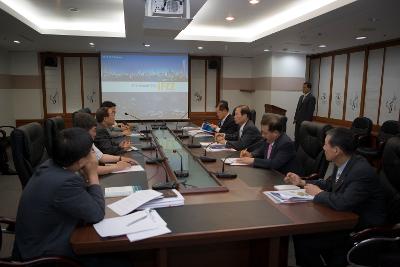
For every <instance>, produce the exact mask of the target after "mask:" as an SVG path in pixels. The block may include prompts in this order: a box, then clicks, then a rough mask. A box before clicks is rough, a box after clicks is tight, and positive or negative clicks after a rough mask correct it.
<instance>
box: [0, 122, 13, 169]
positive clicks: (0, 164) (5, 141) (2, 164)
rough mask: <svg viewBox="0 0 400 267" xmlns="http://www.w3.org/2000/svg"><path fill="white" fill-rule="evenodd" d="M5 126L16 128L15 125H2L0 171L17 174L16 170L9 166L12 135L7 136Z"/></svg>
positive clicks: (0, 129)
mask: <svg viewBox="0 0 400 267" xmlns="http://www.w3.org/2000/svg"><path fill="white" fill-rule="evenodd" d="M5 128H10V129H13V130H14V129H15V127H13V126H0V173H1V174H8V175H13V174H17V173H16V172H15V171H13V170H10V167H9V166H8V156H7V147H8V146H9V145H10V143H11V141H10V137H9V136H7V132H6V131H5V130H4V129H5Z"/></svg>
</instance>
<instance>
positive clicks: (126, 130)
mask: <svg viewBox="0 0 400 267" xmlns="http://www.w3.org/2000/svg"><path fill="white" fill-rule="evenodd" d="M122 134H123V135H125V136H130V135H131V134H132V131H131V130H130V129H125V130H123V131H122Z"/></svg>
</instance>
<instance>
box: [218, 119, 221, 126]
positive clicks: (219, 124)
mask: <svg viewBox="0 0 400 267" xmlns="http://www.w3.org/2000/svg"><path fill="white" fill-rule="evenodd" d="M221 126H222V120H220V121H219V122H218V127H219V128H221Z"/></svg>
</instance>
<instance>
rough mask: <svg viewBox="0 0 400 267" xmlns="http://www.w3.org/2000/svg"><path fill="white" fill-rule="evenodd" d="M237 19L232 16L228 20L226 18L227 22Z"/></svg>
mask: <svg viewBox="0 0 400 267" xmlns="http://www.w3.org/2000/svg"><path fill="white" fill-rule="evenodd" d="M234 19H235V17H232V16H227V17H226V18H225V20H227V21H232V20H234Z"/></svg>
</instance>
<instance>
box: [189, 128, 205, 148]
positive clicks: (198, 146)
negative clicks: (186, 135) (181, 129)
mask: <svg viewBox="0 0 400 267" xmlns="http://www.w3.org/2000/svg"><path fill="white" fill-rule="evenodd" d="M202 133H203V132H198V133H196V134H194V135H192V141H191V143H190V144H187V145H186V146H187V147H188V148H200V147H201V145H200V144H193V139H194V137H195V136H196V135H198V134H202Z"/></svg>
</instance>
